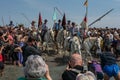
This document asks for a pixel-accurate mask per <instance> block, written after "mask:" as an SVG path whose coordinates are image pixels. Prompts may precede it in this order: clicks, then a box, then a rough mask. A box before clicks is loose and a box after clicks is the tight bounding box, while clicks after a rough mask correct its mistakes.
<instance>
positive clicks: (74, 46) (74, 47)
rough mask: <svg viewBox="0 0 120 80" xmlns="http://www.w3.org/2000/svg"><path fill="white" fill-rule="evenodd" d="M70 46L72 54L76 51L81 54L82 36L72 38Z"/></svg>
mask: <svg viewBox="0 0 120 80" xmlns="http://www.w3.org/2000/svg"><path fill="white" fill-rule="evenodd" d="M70 46H71V47H70V50H71V52H70V55H71V54H72V53H75V52H77V53H79V54H80V55H81V42H80V38H78V37H77V36H74V37H73V38H72V41H71V45H70Z"/></svg>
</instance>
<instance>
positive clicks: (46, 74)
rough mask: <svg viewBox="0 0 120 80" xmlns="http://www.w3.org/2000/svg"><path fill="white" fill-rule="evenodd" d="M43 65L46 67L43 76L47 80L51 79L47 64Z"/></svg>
mask: <svg viewBox="0 0 120 80" xmlns="http://www.w3.org/2000/svg"><path fill="white" fill-rule="evenodd" d="M45 67H46V73H45V77H46V78H47V79H48V80H52V78H51V76H50V73H49V67H48V65H47V64H46V65H45Z"/></svg>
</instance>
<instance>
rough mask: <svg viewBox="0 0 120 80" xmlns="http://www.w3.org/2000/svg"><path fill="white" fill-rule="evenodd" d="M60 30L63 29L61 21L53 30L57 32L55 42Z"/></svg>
mask: <svg viewBox="0 0 120 80" xmlns="http://www.w3.org/2000/svg"><path fill="white" fill-rule="evenodd" d="M60 29H62V26H61V20H60V19H59V20H58V23H55V24H54V26H53V30H54V32H55V36H54V39H55V41H56V37H57V34H58V32H59V30H60Z"/></svg>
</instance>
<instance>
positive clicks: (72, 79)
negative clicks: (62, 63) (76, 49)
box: [62, 53, 84, 80]
mask: <svg viewBox="0 0 120 80" xmlns="http://www.w3.org/2000/svg"><path fill="white" fill-rule="evenodd" d="M77 71H79V72H80V73H84V69H83V61H82V56H81V55H80V54H79V53H73V54H72V55H71V57H70V61H69V62H68V65H67V67H66V70H65V71H64V72H63V74H62V80H76V77H77V75H78V74H79V73H78V72H77Z"/></svg>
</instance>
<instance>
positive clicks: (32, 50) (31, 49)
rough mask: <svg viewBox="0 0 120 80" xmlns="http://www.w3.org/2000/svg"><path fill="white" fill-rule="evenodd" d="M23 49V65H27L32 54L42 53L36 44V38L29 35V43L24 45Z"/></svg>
mask: <svg viewBox="0 0 120 80" xmlns="http://www.w3.org/2000/svg"><path fill="white" fill-rule="evenodd" d="M22 51H23V66H25V62H26V60H27V57H28V56H30V55H40V56H41V52H40V51H39V50H38V49H37V48H36V46H35V39H34V38H33V37H28V41H27V44H26V45H25V46H23V47H22Z"/></svg>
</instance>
